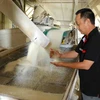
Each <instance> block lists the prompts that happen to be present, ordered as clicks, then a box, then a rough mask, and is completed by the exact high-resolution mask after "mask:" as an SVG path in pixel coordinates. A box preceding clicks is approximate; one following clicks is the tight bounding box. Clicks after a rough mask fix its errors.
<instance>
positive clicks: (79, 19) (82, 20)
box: [75, 8, 95, 34]
mask: <svg viewBox="0 0 100 100" xmlns="http://www.w3.org/2000/svg"><path fill="white" fill-rule="evenodd" d="M75 20H76V24H77V28H78V29H79V30H80V32H81V33H83V34H88V33H89V31H91V30H92V28H94V26H95V15H94V13H93V12H92V10H91V9H89V8H83V9H80V10H78V11H77V12H76V19H75Z"/></svg>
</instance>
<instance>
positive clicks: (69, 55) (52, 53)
mask: <svg viewBox="0 0 100 100" xmlns="http://www.w3.org/2000/svg"><path fill="white" fill-rule="evenodd" d="M53 56H56V57H58V58H76V57H77V56H78V53H77V52H76V51H74V50H73V51H68V52H65V53H60V52H59V51H58V50H54V49H51V50H50V57H51V58H52V57H53Z"/></svg>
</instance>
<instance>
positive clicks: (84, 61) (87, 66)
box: [50, 8, 100, 100]
mask: <svg viewBox="0 0 100 100" xmlns="http://www.w3.org/2000/svg"><path fill="white" fill-rule="evenodd" d="M75 21H76V24H77V28H78V30H79V31H80V32H81V33H82V34H84V36H83V37H82V39H81V41H80V43H79V44H78V46H77V47H76V49H75V50H74V51H69V52H66V53H64V54H61V53H59V52H58V51H54V50H53V49H51V51H50V57H52V56H53V55H57V56H58V57H59V58H76V57H78V56H79V60H80V62H51V63H52V64H54V65H56V66H60V67H61V66H62V67H69V68H76V69H79V77H80V90H81V92H82V96H83V100H100V98H99V97H100V33H99V31H98V28H97V27H95V16H94V13H93V12H92V10H91V9H89V8H83V9H80V10H78V11H77V12H76V18H75Z"/></svg>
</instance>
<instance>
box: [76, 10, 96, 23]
mask: <svg viewBox="0 0 100 100" xmlns="http://www.w3.org/2000/svg"><path fill="white" fill-rule="evenodd" d="M78 14H81V18H85V19H87V18H89V19H90V21H91V23H92V24H95V15H94V13H93V11H92V10H91V9H89V8H82V9H80V10H78V11H77V12H76V15H78Z"/></svg>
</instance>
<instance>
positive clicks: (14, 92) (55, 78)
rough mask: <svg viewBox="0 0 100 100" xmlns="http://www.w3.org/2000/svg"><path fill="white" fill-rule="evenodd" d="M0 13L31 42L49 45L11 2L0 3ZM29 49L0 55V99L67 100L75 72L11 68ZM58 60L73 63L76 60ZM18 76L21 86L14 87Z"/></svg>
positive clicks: (43, 36)
mask: <svg viewBox="0 0 100 100" xmlns="http://www.w3.org/2000/svg"><path fill="white" fill-rule="evenodd" d="M9 6H10V7H9ZM0 11H1V12H2V13H4V14H5V15H6V16H8V18H10V19H11V20H12V21H13V22H14V23H15V24H16V25H17V26H18V27H19V29H20V30H22V32H23V33H25V34H26V35H27V36H28V37H29V39H30V40H31V41H32V42H34V43H36V44H37V45H40V46H42V47H44V48H45V47H46V46H47V45H48V44H49V42H50V40H49V38H47V37H46V36H45V35H44V34H43V33H42V31H40V30H39V28H37V27H36V26H35V24H34V23H33V22H31V21H30V20H29V19H28V18H27V17H26V16H25V15H24V13H23V12H22V11H21V10H20V9H19V8H18V7H17V6H16V5H15V4H14V3H13V2H12V0H1V1H0ZM13 11H16V12H17V14H16V15H15V13H14V12H13ZM21 18H22V19H21ZM64 40H67V39H65V38H63V41H62V43H64ZM28 46H29V43H27V44H24V45H21V46H17V47H15V48H13V49H9V50H5V51H3V52H1V53H0V69H1V70H0V99H1V100H4V98H6V100H51V99H52V100H70V99H71V97H72V93H73V90H74V86H75V83H76V79H77V78H76V76H77V71H76V70H74V69H69V68H59V69H58V68H56V67H55V66H53V65H52V64H49V66H46V67H44V66H42V67H41V66H39V67H36V66H35V67H32V66H29V65H28V70H26V69H25V70H24V68H25V67H27V66H26V65H25V64H24V65H23V64H22V65H21V64H19V63H15V64H14V62H15V61H19V60H18V59H19V58H21V59H23V58H22V57H26V56H27V55H26V54H27V52H28ZM60 49H61V51H62V52H66V51H68V50H72V49H73V48H72V47H70V48H65V47H60ZM60 60H63V61H69V62H73V61H76V60H77V59H60ZM22 61H23V60H22ZM10 64H13V66H12V70H10V69H9V70H6V69H7V68H8V67H7V66H8V65H10ZM18 65H20V66H18ZM9 68H11V66H10V67H9ZM19 68H21V70H19V72H18V73H16V70H18V69H19ZM19 73H20V74H19ZM24 73H25V74H24ZM17 76H18V79H19V80H18V81H19V82H21V84H19V83H17V82H18V81H16V82H15V79H16V78H17ZM22 76H24V77H22ZM23 79H25V80H23ZM27 84H28V85H27Z"/></svg>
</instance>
